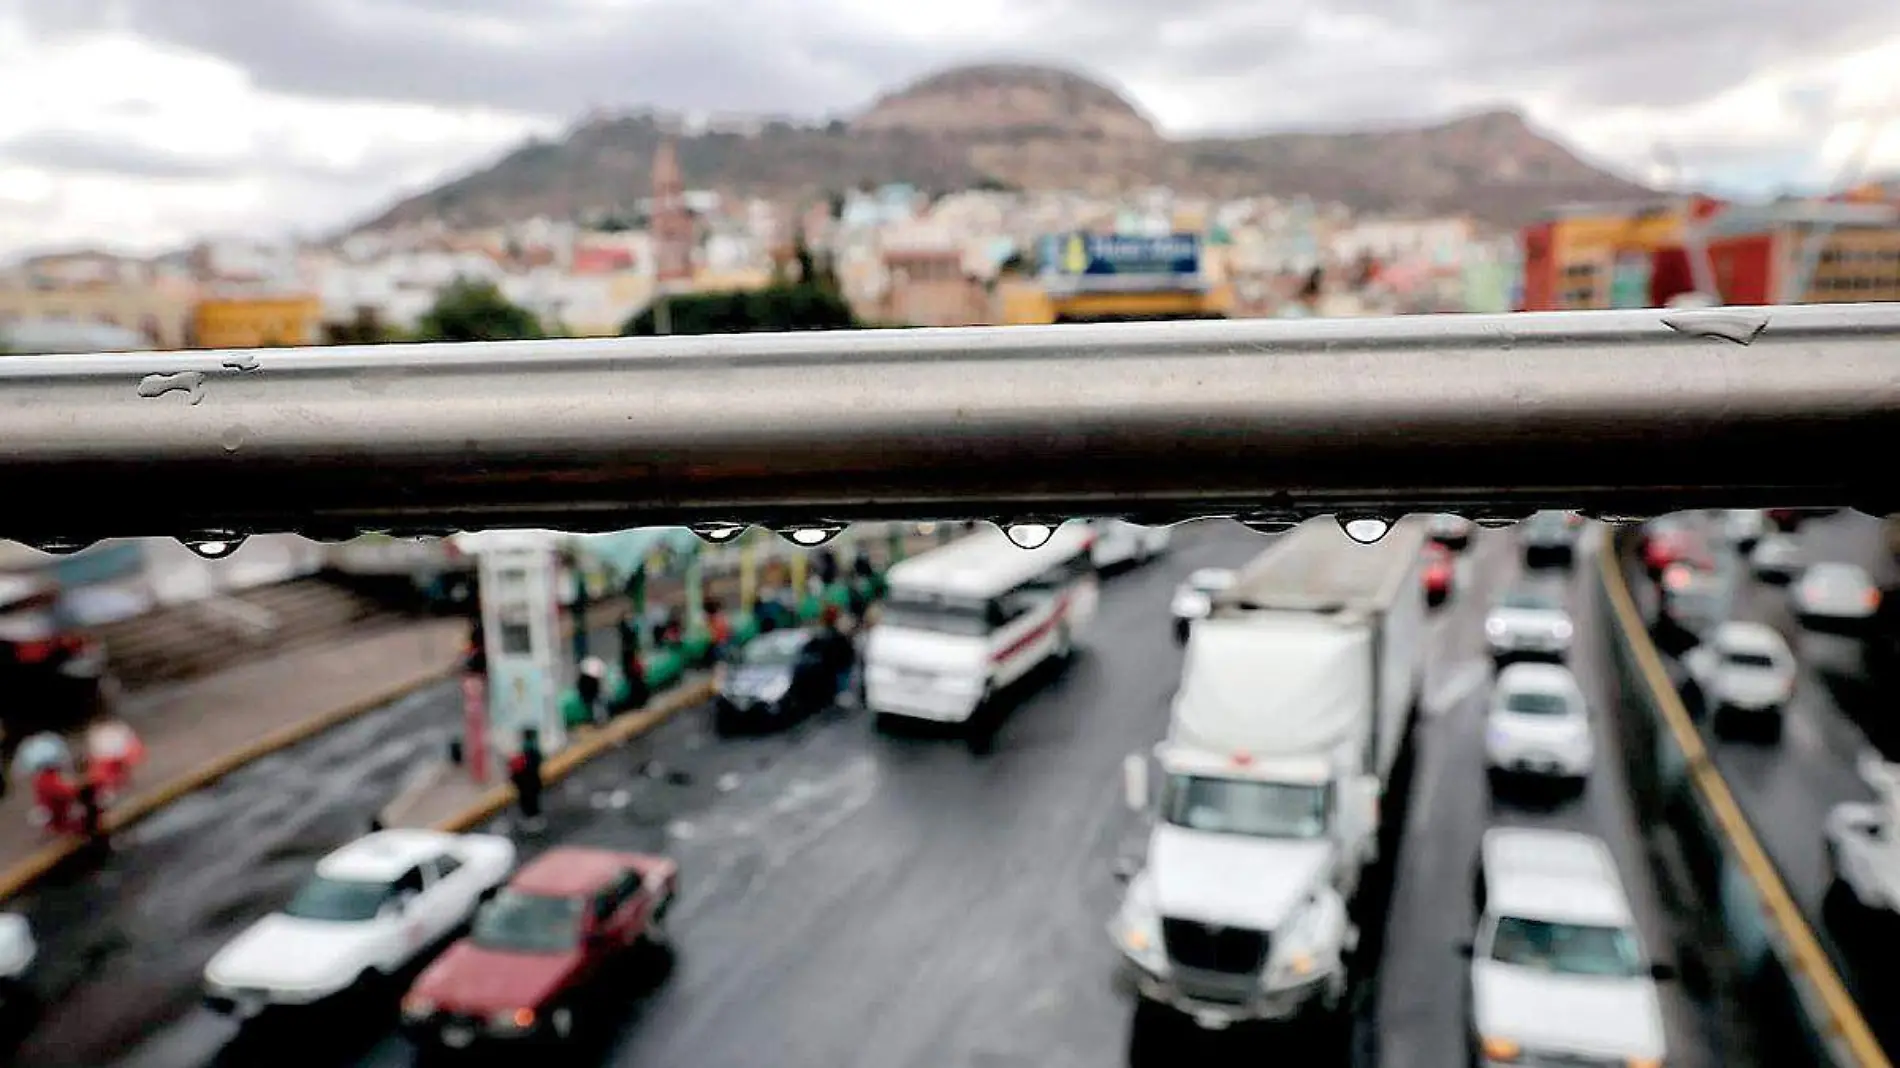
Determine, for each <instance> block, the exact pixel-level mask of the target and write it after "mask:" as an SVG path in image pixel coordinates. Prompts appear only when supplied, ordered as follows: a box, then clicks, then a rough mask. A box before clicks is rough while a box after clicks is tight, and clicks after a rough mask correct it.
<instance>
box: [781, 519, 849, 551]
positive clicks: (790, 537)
mask: <svg viewBox="0 0 1900 1068" xmlns="http://www.w3.org/2000/svg"><path fill="white" fill-rule="evenodd" d="M778 533H779V537H781V538H784V539H785V540H786V541H789V542H791V543H792V544H793V545H802V546H804V547H805V548H807V549H812V548H816V547H818V546H820V545H823V544H824V543H826V542H828V541H830V540H831V539H833V538H835V537H837V536H838V535H840V534H842V533H844V525H843V524H842V523H840V524H836V525H831V524H827V525H824V526H803V527H786V528H784V529H782V530H780V531H779V532H778Z"/></svg>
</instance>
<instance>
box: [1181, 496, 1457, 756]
mask: <svg viewBox="0 0 1900 1068" xmlns="http://www.w3.org/2000/svg"><path fill="white" fill-rule="evenodd" d="M1426 538H1427V523H1426V522H1425V521H1424V520H1422V519H1405V520H1401V521H1400V522H1399V523H1397V524H1395V525H1394V526H1393V528H1392V530H1391V531H1390V532H1389V533H1387V534H1386V536H1385V537H1384V538H1382V539H1380V540H1379V541H1377V542H1374V543H1373V544H1371V545H1361V544H1359V543H1358V542H1355V541H1353V540H1351V539H1350V538H1347V537H1346V536H1345V535H1344V534H1343V533H1342V532H1341V531H1340V530H1339V529H1338V527H1337V526H1336V525H1334V524H1332V523H1330V522H1327V521H1324V520H1321V521H1316V522H1312V523H1306V524H1304V525H1302V526H1300V527H1297V528H1295V529H1294V530H1293V531H1292V532H1290V533H1288V534H1287V535H1286V536H1285V537H1283V538H1281V539H1280V540H1279V541H1278V542H1276V543H1275V544H1274V545H1272V546H1270V547H1269V548H1268V549H1267V550H1266V551H1265V552H1263V553H1261V554H1260V555H1259V556H1258V557H1256V558H1255V559H1254V560H1253V562H1252V563H1250V564H1248V565H1247V566H1246V567H1245V568H1244V569H1242V571H1241V572H1240V574H1239V575H1237V576H1236V577H1235V580H1234V583H1233V585H1231V586H1229V587H1228V588H1227V589H1226V590H1223V591H1221V592H1220V593H1219V594H1217V595H1215V596H1214V598H1213V599H1212V602H1211V605H1210V607H1209V609H1208V615H1207V618H1206V619H1205V620H1203V621H1201V622H1200V623H1198V624H1196V626H1195V633H1194V640H1193V641H1191V642H1190V643H1189V649H1188V663H1187V666H1186V668H1185V669H1184V670H1183V673H1182V679H1181V688H1180V689H1179V691H1177V693H1176V696H1175V700H1174V709H1173V721H1172V724H1171V728H1170V733H1171V736H1172V737H1175V738H1178V740H1179V741H1180V742H1182V743H1183V744H1195V745H1202V746H1207V747H1211V748H1216V749H1219V748H1227V747H1238V748H1241V749H1250V750H1252V751H1256V752H1257V753H1258V754H1260V755H1267V754H1270V753H1285V754H1307V753H1312V752H1314V751H1316V749H1317V748H1318V747H1320V746H1322V745H1323V744H1329V742H1328V740H1334V741H1336V740H1338V739H1343V738H1354V739H1358V740H1359V741H1360V742H1361V744H1362V745H1363V747H1364V752H1363V761H1362V765H1361V766H1362V770H1364V771H1368V772H1371V773H1372V774H1375V775H1377V776H1378V777H1379V779H1380V781H1381V783H1383V782H1385V781H1386V780H1387V779H1388V778H1389V777H1390V776H1391V774H1392V768H1393V766H1394V765H1395V764H1396V763H1397V761H1398V757H1399V753H1400V751H1401V748H1402V747H1403V745H1404V743H1405V739H1406V736H1407V734H1408V733H1409V730H1410V727H1411V722H1412V717H1413V714H1414V712H1415V710H1416V708H1417V706H1418V702H1419V696H1420V691H1421V689H1422V686H1423V678H1424V652H1425V642H1426V638H1427V633H1426V622H1427V614H1426V605H1425V584H1424V577H1423V570H1424V560H1425V552H1424V550H1425V543H1426ZM1202 632H1205V635H1206V636H1205V638H1203V637H1202V636H1201V635H1202ZM1196 643H1198V646H1197V644H1196ZM1268 660H1270V661H1271V662H1272V667H1271V670H1268V669H1267V664H1266V662H1267V661H1268ZM1263 701H1264V703H1263Z"/></svg>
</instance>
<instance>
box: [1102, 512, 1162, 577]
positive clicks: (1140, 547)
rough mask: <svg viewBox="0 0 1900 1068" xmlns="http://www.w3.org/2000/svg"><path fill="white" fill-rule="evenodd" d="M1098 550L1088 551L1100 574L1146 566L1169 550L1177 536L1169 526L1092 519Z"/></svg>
mask: <svg viewBox="0 0 1900 1068" xmlns="http://www.w3.org/2000/svg"><path fill="white" fill-rule="evenodd" d="M1088 525H1089V526H1090V527H1092V528H1093V529H1094V530H1095V547H1094V548H1093V549H1091V550H1090V551H1089V555H1090V558H1091V559H1093V560H1094V561H1095V567H1096V570H1098V571H1108V570H1111V569H1113V568H1117V567H1123V566H1127V565H1136V564H1145V563H1147V562H1148V561H1149V560H1152V559H1154V558H1155V557H1156V556H1158V555H1160V554H1161V553H1164V552H1167V551H1168V545H1169V544H1170V543H1171V542H1172V541H1173V539H1174V534H1173V530H1172V528H1170V527H1166V526H1160V527H1144V526H1141V525H1140V524H1138V523H1130V522H1128V521H1127V520H1125V519H1091V520H1089V521H1088Z"/></svg>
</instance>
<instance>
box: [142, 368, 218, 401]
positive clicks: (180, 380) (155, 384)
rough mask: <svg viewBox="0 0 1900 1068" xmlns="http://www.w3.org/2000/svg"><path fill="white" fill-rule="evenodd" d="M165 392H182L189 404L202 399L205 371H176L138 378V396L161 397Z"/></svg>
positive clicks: (203, 396) (203, 395) (203, 397)
mask: <svg viewBox="0 0 1900 1068" xmlns="http://www.w3.org/2000/svg"><path fill="white" fill-rule="evenodd" d="M167 393H183V394H184V395H185V399H186V401H187V402H188V403H191V404H196V403H198V402H199V401H201V400H204V399H205V373H204V372H203V371H178V372H175V373H173V374H168V375H146V376H145V377H144V378H141V379H139V396H141V397H163V396H164V395H165V394H167Z"/></svg>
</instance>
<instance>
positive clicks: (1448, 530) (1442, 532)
mask: <svg viewBox="0 0 1900 1068" xmlns="http://www.w3.org/2000/svg"><path fill="white" fill-rule="evenodd" d="M1473 525H1474V524H1473V523H1472V522H1471V520H1469V519H1466V518H1465V517H1464V516H1461V515H1453V514H1451V513H1450V512H1444V513H1440V514H1438V515H1435V516H1432V518H1431V527H1430V534H1429V536H1430V538H1431V539H1432V540H1433V541H1435V542H1437V543H1438V544H1440V545H1443V546H1444V547H1445V548H1447V549H1450V550H1451V551H1452V552H1457V551H1459V550H1460V549H1463V548H1464V547H1465V546H1467V545H1469V544H1471V528H1472V526H1473Z"/></svg>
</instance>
